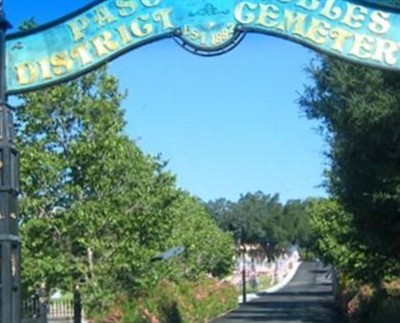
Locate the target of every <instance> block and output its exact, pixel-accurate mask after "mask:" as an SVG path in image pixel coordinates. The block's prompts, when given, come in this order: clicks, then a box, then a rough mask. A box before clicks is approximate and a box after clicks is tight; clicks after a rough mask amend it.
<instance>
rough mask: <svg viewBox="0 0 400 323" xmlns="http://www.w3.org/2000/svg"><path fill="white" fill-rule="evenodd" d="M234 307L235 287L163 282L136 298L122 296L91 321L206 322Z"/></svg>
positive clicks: (206, 281) (210, 282)
mask: <svg viewBox="0 0 400 323" xmlns="http://www.w3.org/2000/svg"><path fill="white" fill-rule="evenodd" d="M236 306H237V293H236V290H235V287H234V286H232V285H231V284H229V283H226V282H220V281H218V280H216V279H213V278H203V279H200V280H198V281H196V282H191V281H187V280H186V281H185V280H184V281H180V282H178V283H176V282H170V281H162V282H160V283H159V284H158V285H157V286H156V288H154V289H152V290H149V291H147V293H146V294H144V295H142V296H141V297H139V298H138V299H134V300H132V298H129V297H124V298H119V299H118V300H116V301H115V302H114V305H113V306H112V307H111V308H109V309H107V310H106V311H105V313H101V314H98V315H96V316H95V317H93V318H92V321H91V322H96V323H186V322H187V323H193V322H207V321H209V320H210V319H212V318H214V317H217V316H219V315H221V314H223V313H225V312H227V311H229V310H232V309H234V308H235V307H236Z"/></svg>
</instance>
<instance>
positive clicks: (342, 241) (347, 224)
mask: <svg viewBox="0 0 400 323" xmlns="http://www.w3.org/2000/svg"><path fill="white" fill-rule="evenodd" d="M307 213H308V216H309V221H310V227H311V234H312V248H313V250H314V251H315V253H316V254H317V255H318V256H319V257H320V259H321V260H323V261H324V262H325V263H329V264H331V265H333V266H334V267H335V268H336V269H337V270H338V271H339V272H340V273H341V275H342V276H345V277H347V278H348V279H349V282H353V283H356V284H357V283H360V282H373V283H379V282H380V281H381V280H382V279H383V278H390V277H393V276H395V275H396V273H397V272H398V270H399V265H398V263H396V261H395V260H394V259H393V258H389V257H387V256H385V255H382V254H379V253H377V252H374V251H373V250H371V249H370V248H369V247H368V246H367V245H365V244H363V243H361V242H360V241H359V240H358V239H357V235H355V234H354V231H355V228H354V227H353V225H352V215H351V214H349V213H347V212H346V211H345V210H344V209H343V207H342V206H341V205H340V204H339V203H338V201H336V200H328V199H320V200H313V201H311V202H310V203H309V204H308V206H307Z"/></svg>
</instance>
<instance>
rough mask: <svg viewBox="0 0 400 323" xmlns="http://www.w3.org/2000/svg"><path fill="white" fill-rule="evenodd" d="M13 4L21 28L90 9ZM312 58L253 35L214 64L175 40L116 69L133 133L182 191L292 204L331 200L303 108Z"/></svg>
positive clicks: (28, 0) (64, 3) (75, 2)
mask: <svg viewBox="0 0 400 323" xmlns="http://www.w3.org/2000/svg"><path fill="white" fill-rule="evenodd" d="M4 2H5V5H4V6H5V11H6V15H7V18H8V20H9V21H10V22H11V23H12V24H13V25H14V26H18V25H19V24H20V23H21V22H22V21H23V20H24V19H28V18H30V17H34V18H35V20H36V21H37V22H38V23H40V24H41V23H45V22H48V21H51V20H53V19H56V18H59V17H61V16H63V15H65V14H67V13H70V12H71V11H73V10H76V9H78V8H80V7H81V6H83V5H85V4H87V3H89V1H84V0H40V1H33V0H5V1H4ZM313 56H314V53H313V52H311V51H310V50H308V49H306V48H304V47H302V46H300V45H297V44H294V43H291V42H288V41H285V40H282V39H279V38H275V37H269V36H265V35H247V36H246V37H245V39H244V41H243V42H242V43H241V44H240V45H239V46H238V47H236V48H235V49H234V50H233V51H231V52H229V53H227V54H224V55H222V56H217V57H212V58H204V57H199V56H195V55H193V54H190V53H188V52H186V51H185V50H183V49H182V48H180V47H179V46H178V45H177V44H176V43H175V42H174V41H173V40H172V39H168V40H163V41H159V42H156V43H153V44H150V45H147V46H145V47H142V48H139V49H137V50H134V51H132V52H130V53H128V54H126V55H124V56H122V57H120V58H118V59H117V60H115V61H114V62H112V63H111V66H110V71H111V73H112V74H114V75H115V76H117V77H118V78H119V80H120V85H121V90H124V89H127V90H128V98H127V99H126V100H125V101H124V103H123V108H124V109H125V111H126V120H127V127H126V131H127V133H128V134H129V136H130V137H131V138H133V139H135V140H136V142H137V143H138V145H139V146H140V147H141V149H142V150H144V151H145V152H147V153H149V154H152V155H155V154H159V153H161V154H162V156H163V158H164V159H166V160H168V161H169V165H168V169H169V170H171V171H172V172H173V173H174V174H176V175H177V180H178V185H179V186H180V187H182V188H183V189H185V190H187V191H189V192H190V193H192V194H194V195H197V196H199V197H200V198H202V199H204V200H209V199H215V198H219V197H225V198H228V199H230V200H237V198H239V196H240V194H244V193H246V192H254V191H257V190H262V191H263V192H264V193H279V194H280V195H281V198H282V201H286V200H288V199H295V198H301V199H303V198H306V197H309V196H324V195H325V192H324V189H323V188H321V187H320V184H321V183H322V181H323V177H322V172H323V169H324V164H325V163H326V160H325V158H324V156H323V151H324V149H326V146H325V143H324V142H323V140H322V138H321V137H320V136H319V135H318V134H317V133H316V132H315V130H314V129H315V127H316V125H317V124H316V123H314V122H311V121H309V120H307V119H306V118H305V117H304V116H303V113H302V112H301V110H300V108H299V107H298V105H297V104H296V103H295V101H296V99H297V98H298V97H299V93H301V92H302V90H303V88H304V84H305V83H307V82H309V80H308V79H307V76H306V74H305V73H304V71H303V70H304V67H305V66H306V65H307V64H308V63H309V61H310V60H311V59H312V57H313Z"/></svg>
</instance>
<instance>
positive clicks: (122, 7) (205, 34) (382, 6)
mask: <svg viewBox="0 0 400 323" xmlns="http://www.w3.org/2000/svg"><path fill="white" fill-rule="evenodd" d="M395 3H396V1H394V0H393V1H390V0H385V1H384V0H375V1H374V0H364V1H355V0H249V1H247V0H246V1H245V0H204V1H201V0H104V1H96V2H95V3H93V4H91V5H89V6H87V7H86V8H83V9H82V10H79V11H78V12H75V13H73V14H71V15H69V16H66V17H64V18H62V19H60V20H59V21H56V22H53V23H50V24H48V25H44V26H41V27H39V28H37V29H35V30H32V31H31V32H28V33H17V34H13V35H9V37H7V42H6V52H7V63H6V66H7V71H6V75H7V92H8V93H9V94H13V93H19V92H24V91H29V90H32V89H37V88H41V87H43V86H48V85H51V84H55V83H57V82H61V81H64V80H69V79H72V78H74V77H76V76H77V75H80V74H82V73H85V72H88V71H90V70H92V69H93V68H95V67H96V66H98V65H100V64H102V63H104V62H106V61H109V60H111V59H114V58H115V57H117V56H119V55H122V54H123V53H125V52H127V51H129V50H132V49H134V48H137V47H139V46H142V45H144V44H147V43H150V42H153V41H156V40H159V39H162V38H167V37H173V38H174V39H176V40H177V41H178V42H179V43H180V44H181V45H182V46H183V47H184V48H186V49H189V50H191V51H192V52H194V53H197V54H201V55H215V54H220V53H223V52H225V51H227V50H229V49H231V48H232V47H234V46H235V45H237V44H238V43H239V42H240V40H241V38H242V37H243V35H244V34H245V33H246V32H254V33H263V34H270V35H275V36H278V37H282V38H286V39H289V40H292V41H295V42H298V43H301V44H304V45H306V46H308V47H311V48H313V49H315V50H318V51H321V52H324V53H327V54H332V55H335V56H339V57H342V58H345V59H348V60H352V61H356V62H359V63H362V64H367V65H371V66H376V67H382V68H389V69H399V70H400V5H398V7H397V6H396V4H395ZM272 50H273V49H272Z"/></svg>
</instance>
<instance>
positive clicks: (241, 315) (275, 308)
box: [212, 262, 345, 323]
mask: <svg viewBox="0 0 400 323" xmlns="http://www.w3.org/2000/svg"><path fill="white" fill-rule="evenodd" d="M325 276H326V269H324V267H323V265H322V264H321V263H317V262H305V263H302V264H301V265H300V267H299V269H298V271H297V273H296V275H295V276H294V277H293V279H292V280H291V281H290V283H289V284H288V285H286V287H284V288H283V289H281V290H280V291H278V292H276V293H273V294H264V295H262V296H261V297H260V298H257V299H254V300H252V301H251V302H248V303H246V304H241V305H240V307H239V308H238V309H237V310H235V311H233V312H230V313H228V314H227V315H225V316H223V317H221V318H218V319H216V320H213V321H212V323H245V322H246V323H247V322H271V323H272V322H276V323H289V322H290V323H300V322H301V323H342V322H345V321H344V320H342V319H341V317H340V315H339V314H338V313H337V311H336V310H335V308H334V300H333V294H332V284H331V282H330V281H329V280H328V279H327V278H326V277H325Z"/></svg>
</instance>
